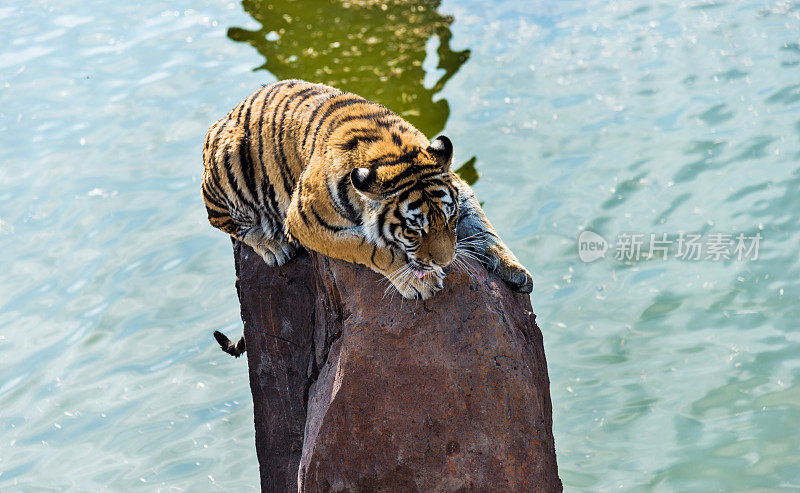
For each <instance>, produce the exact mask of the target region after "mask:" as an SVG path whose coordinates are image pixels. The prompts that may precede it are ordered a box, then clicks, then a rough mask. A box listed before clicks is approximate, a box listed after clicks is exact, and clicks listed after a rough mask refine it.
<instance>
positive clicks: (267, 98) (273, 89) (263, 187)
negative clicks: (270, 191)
mask: <svg viewBox="0 0 800 493" xmlns="http://www.w3.org/2000/svg"><path fill="white" fill-rule="evenodd" d="M284 85H286V81H282V82H276V83H275V84H273V85H272V86H270V89H269V92H267V94H265V95H264V102H263V103H262V104H261V110H260V111H259V113H258V163H259V165H260V166H261V170H262V172H263V174H264V177H263V180H261V183H260V184H259V185H260V187H259V192H260V194H261V197H260V200H261V201H262V202H263V200H264V199H265V198H266V196H267V181H268V180H269V175H268V174H267V167H266V165H265V164H264V158H263V156H264V113H266V112H267V111H266V110H267V106H268V105H269V104H270V103H271V102H272V100H273V99H275V96H276V95H277V94H278V92H280V91H279V90H280V88H282V87H283V86H284Z"/></svg>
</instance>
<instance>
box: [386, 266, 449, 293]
mask: <svg viewBox="0 0 800 493" xmlns="http://www.w3.org/2000/svg"><path fill="white" fill-rule="evenodd" d="M444 277H445V272H444V269H436V270H434V271H431V272H429V273H428V274H427V275H425V276H423V277H417V276H416V275H414V274H413V272H411V271H409V272H408V275H405V276H400V278H395V279H393V280H392V284H393V285H394V287H395V288H397V292H398V293H400V294H401V295H402V296H403V298H408V299H411V300H414V299H423V300H427V299H428V298H430V297H431V296H433V295H434V294H435V293H436V292H437V291H439V290H440V289H442V287H444Z"/></svg>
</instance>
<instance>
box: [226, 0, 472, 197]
mask: <svg viewBox="0 0 800 493" xmlns="http://www.w3.org/2000/svg"><path fill="white" fill-rule="evenodd" d="M439 3H440V2H439V1H420V0H417V1H404V0H381V1H373V0H348V1H342V0H284V1H275V0H244V1H243V2H242V6H243V7H244V10H245V11H246V12H247V13H249V14H250V15H251V16H252V17H253V19H255V20H256V21H257V22H258V23H259V24H261V28H260V29H256V30H253V31H249V30H247V29H242V28H239V27H232V28H230V29H229V30H228V37H229V38H231V39H232V40H234V41H238V42H243V43H248V44H250V45H251V46H253V47H254V48H255V49H256V50H258V52H259V53H261V54H262V55H263V56H264V58H265V59H266V61H265V62H264V64H263V65H261V66H260V67H257V68H256V70H259V69H263V70H268V71H269V72H271V73H272V74H274V75H275V76H276V77H277V78H278V79H293V78H297V79H304V80H308V81H311V82H322V83H325V84H329V85H331V86H334V87H337V88H339V89H342V90H345V91H350V92H354V93H356V94H359V95H361V96H364V97H365V98H367V99H369V100H372V101H375V102H376V103H380V104H382V105H384V106H386V107H387V108H390V109H391V110H392V111H394V112H396V113H398V114H399V115H401V116H402V117H403V118H405V119H406V120H408V121H409V122H411V123H412V124H413V125H414V126H415V127H417V128H418V129H420V131H422V132H423V133H424V134H425V135H427V136H428V137H433V136H434V135H437V134H439V133H440V132H441V131H442V130H443V129H444V126H445V123H446V122H447V118H448V116H449V115H450V107H449V105H448V103H447V100H446V99H444V98H440V99H437V100H434V96H435V95H436V94H437V93H438V92H440V91H441V90H442V89H443V88H444V86H445V84H446V83H447V81H448V80H449V79H450V78H451V77H452V76H453V75H454V74H455V73H456V72H457V71H458V70H459V68H461V66H462V65H463V64H464V63H465V62H466V61H467V60H468V59H469V50H463V51H453V50H452V49H451V48H450V38H451V36H452V34H451V32H450V28H449V27H450V24H451V23H452V22H453V18H452V17H450V16H444V15H442V14H440V13H439V12H437V10H436V9H437V8H438V7H439ZM434 38H436V39H435V41H436V42H438V48H437V50H436V55H437V57H438V63H437V66H436V68H437V69H438V70H443V71H444V72H443V73H442V75H441V76H440V77H439V79H438V80H437V81H436V83H435V84H433V86H432V87H430V88H427V87H425V84H424V80H425V70H424V69H423V66H422V65H423V62H424V61H425V57H426V46H427V44H428V43H429V42H430V40H432V39H434ZM458 172H459V173H460V174H462V176H463V177H464V179H466V180H467V181H469V182H470V183H474V182H475V181H476V180H477V179H478V174H477V172H476V171H475V158H474V157H473V158H471V159H470V160H469V161H467V163H465V165H464V166H462V167H461V168H459V169H458Z"/></svg>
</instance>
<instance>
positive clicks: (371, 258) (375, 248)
mask: <svg viewBox="0 0 800 493" xmlns="http://www.w3.org/2000/svg"><path fill="white" fill-rule="evenodd" d="M377 251H378V247H376V246H375V245H372V255H370V256H369V261H370V262H372V265H378V264H377V263H376V262H375V253H376V252H377Z"/></svg>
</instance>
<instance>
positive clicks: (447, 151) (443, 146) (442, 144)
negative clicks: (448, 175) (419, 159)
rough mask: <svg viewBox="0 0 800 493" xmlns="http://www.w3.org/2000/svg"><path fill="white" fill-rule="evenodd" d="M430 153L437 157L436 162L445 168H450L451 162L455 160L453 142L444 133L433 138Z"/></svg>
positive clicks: (429, 147)
mask: <svg viewBox="0 0 800 493" xmlns="http://www.w3.org/2000/svg"><path fill="white" fill-rule="evenodd" d="M428 154H430V155H431V156H433V157H434V159H436V162H438V163H439V165H440V166H441V167H442V168H443V169H444V170H445V171H447V170H449V169H450V162H451V161H452V160H453V143H452V142H450V139H448V138H447V137H445V136H444V135H440V136H438V137H436V138H435V139H433V142H431V145H429V146H428Z"/></svg>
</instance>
